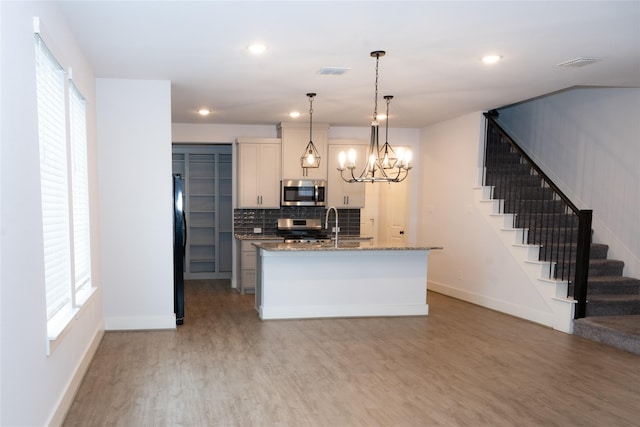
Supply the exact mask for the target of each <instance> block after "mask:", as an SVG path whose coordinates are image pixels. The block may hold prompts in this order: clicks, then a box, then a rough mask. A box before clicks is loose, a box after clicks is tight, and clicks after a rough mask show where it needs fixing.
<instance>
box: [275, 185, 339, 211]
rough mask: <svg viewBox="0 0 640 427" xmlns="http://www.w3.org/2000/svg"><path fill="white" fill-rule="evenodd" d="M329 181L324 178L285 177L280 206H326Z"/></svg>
mask: <svg viewBox="0 0 640 427" xmlns="http://www.w3.org/2000/svg"><path fill="white" fill-rule="evenodd" d="M326 194H327V181H325V180H322V179H283V180H282V185H281V187H280V206H325V205H326V201H327V199H326Z"/></svg>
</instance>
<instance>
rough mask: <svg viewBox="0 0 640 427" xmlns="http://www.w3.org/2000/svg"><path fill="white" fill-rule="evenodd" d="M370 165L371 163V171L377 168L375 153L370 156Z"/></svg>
mask: <svg viewBox="0 0 640 427" xmlns="http://www.w3.org/2000/svg"><path fill="white" fill-rule="evenodd" d="M369 165H371V171H372V172H373V171H375V170H376V156H374V155H373V154H372V155H370V156H369Z"/></svg>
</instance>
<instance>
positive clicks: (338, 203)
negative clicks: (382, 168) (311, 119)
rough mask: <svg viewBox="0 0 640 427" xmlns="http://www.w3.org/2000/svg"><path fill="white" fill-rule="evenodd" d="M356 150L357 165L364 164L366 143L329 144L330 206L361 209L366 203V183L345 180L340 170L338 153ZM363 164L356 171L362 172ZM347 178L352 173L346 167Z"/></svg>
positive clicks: (328, 194)
mask: <svg viewBox="0 0 640 427" xmlns="http://www.w3.org/2000/svg"><path fill="white" fill-rule="evenodd" d="M352 148H353V149H354V150H356V165H362V164H363V161H364V160H365V158H366V147H365V146H364V145H357V144H353V145H347V144H344V145H343V144H340V145H329V156H328V157H329V158H328V162H327V167H328V169H329V173H328V179H327V185H328V187H329V188H328V189H327V200H328V205H329V206H335V207H337V208H345V209H359V208H363V207H364V203H365V187H364V186H365V184H364V183H362V182H357V183H348V182H345V181H344V180H343V179H342V178H341V176H340V171H338V155H339V154H340V152H341V151H344V152H348V151H349V150H350V149H352ZM360 170H361V166H358V168H357V169H356V171H354V173H356V172H357V173H358V174H360ZM343 174H344V176H345V178H346V177H348V176H350V175H351V172H350V171H349V170H348V169H346V170H345V171H344V172H343Z"/></svg>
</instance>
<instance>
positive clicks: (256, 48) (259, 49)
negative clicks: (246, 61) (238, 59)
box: [249, 43, 267, 55]
mask: <svg viewBox="0 0 640 427" xmlns="http://www.w3.org/2000/svg"><path fill="white" fill-rule="evenodd" d="M265 50H267V46H265V45H264V44H262V43H254V44H252V45H250V46H249V51H250V52H251V53H255V54H256V55H260V54H261V53H264V51H265Z"/></svg>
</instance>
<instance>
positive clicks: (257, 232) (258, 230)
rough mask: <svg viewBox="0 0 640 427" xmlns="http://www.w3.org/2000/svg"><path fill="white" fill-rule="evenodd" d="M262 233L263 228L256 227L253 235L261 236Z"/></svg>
mask: <svg viewBox="0 0 640 427" xmlns="http://www.w3.org/2000/svg"><path fill="white" fill-rule="evenodd" d="M260 233H262V228H260V227H254V228H253V234H260Z"/></svg>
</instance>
